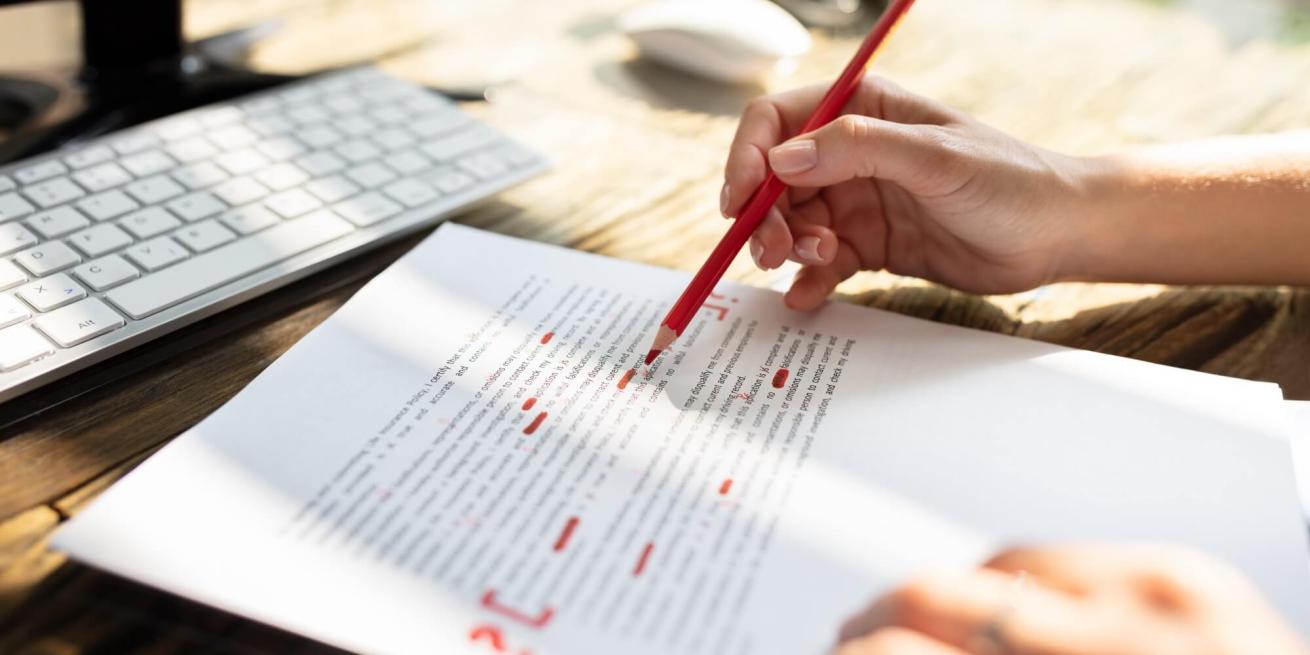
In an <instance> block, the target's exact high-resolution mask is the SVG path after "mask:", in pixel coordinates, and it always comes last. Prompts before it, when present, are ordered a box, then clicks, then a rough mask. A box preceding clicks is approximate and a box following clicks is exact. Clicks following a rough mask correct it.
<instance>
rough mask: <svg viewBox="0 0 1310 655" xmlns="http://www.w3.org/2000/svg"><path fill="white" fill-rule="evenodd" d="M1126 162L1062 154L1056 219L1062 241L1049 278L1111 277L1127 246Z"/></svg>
mask: <svg viewBox="0 0 1310 655" xmlns="http://www.w3.org/2000/svg"><path fill="white" fill-rule="evenodd" d="M1127 168H1128V166H1127V163H1126V162H1125V161H1123V160H1122V159H1121V158H1119V157H1113V156H1108V157H1066V158H1065V162H1064V164H1063V166H1062V177H1063V178H1064V181H1065V182H1064V183H1065V187H1066V192H1065V196H1066V201H1065V202H1064V203H1063V206H1062V208H1061V209H1062V211H1061V212H1060V216H1059V218H1058V220H1059V221H1060V222H1061V224H1062V229H1061V230H1060V233H1061V235H1062V240H1061V243H1060V245H1059V246H1058V247H1057V257H1056V262H1055V271H1054V275H1053V278H1054V279H1055V281H1057V282H1097V281H1109V280H1112V279H1114V278H1115V276H1116V274H1115V271H1116V269H1118V268H1119V265H1120V264H1121V263H1122V259H1123V258H1124V257H1126V256H1128V255H1129V250H1128V249H1129V248H1130V247H1131V246H1132V245H1133V244H1132V243H1131V242H1130V241H1129V240H1128V239H1126V238H1125V237H1126V234H1127V232H1128V231H1127V230H1126V229H1125V227H1126V226H1125V225H1124V222H1125V221H1124V220H1123V217H1122V214H1123V213H1124V212H1125V209H1124V202H1123V201H1124V199H1125V198H1127V197H1130V196H1131V192H1130V190H1129V188H1128V187H1129V182H1128V181H1129V180H1130V179H1131V176H1130V175H1129V174H1128V173H1127Z"/></svg>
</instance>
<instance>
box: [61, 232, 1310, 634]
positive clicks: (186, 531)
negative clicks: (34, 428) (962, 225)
mask: <svg viewBox="0 0 1310 655" xmlns="http://www.w3.org/2000/svg"><path fill="white" fill-rule="evenodd" d="M686 281H687V276H686V275H685V274H683V273H679V272H675V271H667V270H662V269H656V268H652V267H647V266H642V265H638V264H633V263H629V262H622V261H616V260H611V259H606V258H603V257H598V256H593V255H588V254H584V253H578V252H573V251H569V250H565V249H561V248H557V247H552V246H545V245H540V244H534V243H531V242H526V241H520V240H516V239H511V238H508V237H502V236H496V235H491V234H488V233H484V232H479V231H476V230H473V229H469V228H464V227H460V226H455V225H447V226H445V227H443V228H441V229H440V230H439V231H438V232H437V233H436V234H435V235H434V236H432V237H431V238H430V239H428V240H427V241H425V242H424V243H422V244H421V245H419V246H418V247H416V248H415V249H414V250H413V251H412V252H411V253H409V254H408V255H406V256H405V257H404V258H402V259H401V260H400V261H398V262H397V263H396V264H395V265H394V266H392V267H391V268H390V269H389V270H387V271H386V272H384V273H382V274H381V275H379V276H378V277H377V278H376V279H375V280H374V281H372V282H371V283H369V284H368V285H367V286H366V287H365V288H364V289H362V290H361V291H360V292H359V293H358V294H357V295H356V296H355V297H354V298H353V299H352V300H351V301H350V302H349V303H347V304H346V305H345V306H344V307H342V309H341V310H340V311H338V312H337V314H336V315H334V316H333V317H332V318H330V319H329V320H328V321H326V322H325V323H324V324H323V325H321V326H320V327H319V328H317V329H316V330H314V331H313V332H312V333H311V334H309V335H308V336H307V337H306V338H305V339H304V340H303V341H301V342H300V343H299V344H297V345H296V346H295V347H294V348H292V349H291V350H290V351H289V352H288V353H287V354H286V355H284V356H283V357H282V358H281V359H279V360H278V361H277V362H276V363H274V364H273V365H272V366H271V367H269V368H268V370H266V371H265V372H264V373H263V374H261V375H260V376H259V377H258V378H256V379H255V380H254V381H253V382H252V383H251V384H250V385H249V387H247V388H246V389H245V390H244V391H242V392H241V393H240V394H239V395H237V396H236V397H235V398H234V399H233V400H232V401H231V402H229V403H228V404H227V405H226V406H224V407H223V408H222V409H220V410H219V411H217V412H215V413H214V414H213V415H212V416H210V417H209V418H208V419H206V420H205V421H203V422H202V423H200V424H199V425H198V426H196V427H195V428H194V429H192V430H190V431H189V432H188V433H186V434H184V435H182V436H181V437H179V438H178V439H176V440H175V441H174V442H173V443H171V444H170V445H168V446H167V447H166V448H164V449H163V450H162V451H161V452H160V453H158V454H157V455H155V456H154V457H153V458H151V459H150V460H149V461H147V462H146V463H144V464H143V465H142V466H140V467H139V468H138V469H137V470H136V471H134V472H133V473H132V474H130V475H129V476H127V477H126V478H125V479H124V480H123V481H121V482H120V483H118V484H117V485H115V486H114V487H112V488H111V489H110V490H109V491H108V492H107V493H105V494H104V496H103V497H102V498H101V499H99V500H98V501H97V502H96V503H94V504H93V505H92V506H91V507H90V508H89V509H87V510H86V511H84V512H83V513H82V514H81V515H79V516H77V517H76V518H75V519H73V520H72V521H71V522H70V523H69V524H68V525H67V526H66V527H65V528H64V529H63V530H61V531H60V532H59V533H58V535H57V536H56V540H55V543H56V545H57V547H59V548H61V549H64V550H66V551H68V552H69V553H71V554H72V555H73V556H75V557H77V558H78V559H81V560H83V561H86V562H88V563H90V564H93V565H95V566H98V567H101V568H104V569H107V570H110V571H113V572H116V573H119V574H121V575H124V576H127V577H129V578H133V579H135V580H139V581H141V582H144V583H146V584H149V585H153V586H156V587H160V588H163V589H166V590H169V591H172V592H175V593H178V594H180V595H183V596H186V597H189V598H193V599H195V600H198V601H200V602H204V603H208V604H211V605H214V606H217V607H219V608H223V609H226V610H229V611H232V612H235V613H238V614H242V615H246V616H249V617H252V618H254V619H257V620H259V621H263V622H266V623H269V624H272V625H276V626H280V627H282V628H286V629H288V630H292V631H295V632H299V633H302V634H305V635H307V636H310V637H313V638H316V639H319V640H322V641H325V642H329V643H332V644H336V645H338V646H341V647H344V648H347V649H352V650H357V651H364V652H371V653H464V652H467V653H496V652H503V653H515V654H519V653H532V654H534V655H545V654H551V653H567V654H579V653H580V654H589V653H716V654H717V653H731V654H743V655H744V654H756V653H821V652H825V651H826V650H827V649H828V648H829V647H830V646H831V645H832V644H833V641H834V638H835V637H836V635H837V631H838V628H839V626H840V625H841V623H842V622H843V621H844V620H845V619H846V618H848V617H849V616H850V615H851V613H853V612H855V611H857V610H859V609H860V608H862V607H863V606H865V605H866V604H867V603H868V602H869V601H870V600H871V599H873V598H874V597H875V596H877V595H878V594H879V593H880V592H883V591H886V590H887V589H889V588H890V587H891V586H893V585H895V584H897V583H898V582H900V581H902V580H904V579H905V578H906V577H907V576H910V575H914V574H917V573H922V572H924V571H925V570H929V569H934V568H940V567H951V566H967V565H971V564H974V563H976V562H977V561H978V560H979V559H980V558H983V557H986V556H987V555H988V554H989V553H990V552H991V551H992V550H994V549H995V548H998V547H1002V546H1004V545H1007V544H1010V543H1013V542H1050V541H1068V540H1099V541H1104V540H1152V541H1160V540H1164V541H1175V542H1182V543H1186V544H1191V545H1193V546H1196V547H1199V548H1202V549H1204V550H1206V551H1209V552H1210V553H1213V554H1215V555H1217V556H1219V557H1222V558H1224V559H1226V560H1228V561H1230V562H1232V563H1233V564H1235V565H1237V566H1238V567H1240V568H1241V569H1242V570H1243V571H1244V572H1245V573H1246V574H1247V575H1249V576H1250V577H1251V578H1252V579H1253V580H1254V581H1255V583H1256V584H1257V585H1258V586H1259V587H1260V588H1261V589H1262V590H1263V591H1264V592H1265V594H1266V595H1268V596H1269V597H1270V598H1271V599H1272V600H1273V602H1274V604H1275V605H1276V606H1277V607H1278V608H1279V609H1280V610H1281V611H1282V612H1283V613H1284V615H1285V616H1286V617H1287V618H1288V619H1289V620H1291V621H1292V622H1294V623H1295V624H1296V625H1297V626H1298V627H1299V628H1300V629H1301V630H1302V632H1303V633H1306V634H1310V565H1308V564H1307V544H1306V529H1305V523H1304V520H1303V519H1302V515H1301V512H1300V509H1299V507H1298V505H1297V501H1296V484H1295V480H1294V478H1293V474H1292V468H1291V462H1290V459H1289V456H1288V448H1287V443H1286V440H1284V439H1282V438H1280V435H1282V434H1285V432H1286V421H1285V419H1286V413H1285V412H1284V411H1283V406H1282V405H1281V402H1280V401H1279V400H1278V399H1277V394H1276V389H1275V388H1274V387H1272V386H1269V385H1260V384H1251V383H1242V382H1238V381H1233V380H1228V379H1223V378H1217V377H1213V376H1208V375H1203V374H1198V373H1191V372H1186V371H1181V370H1177V369H1172V368H1166V367H1161V366H1154V365H1150V364H1145V363H1141V362H1137V361H1132V360H1127V359H1121V358H1116V357H1109V356H1105V355H1098V354H1094V353H1088V352H1081V351H1073V350H1068V349H1064V348H1059V347H1055V346H1051V345H1047V344H1042V343H1037V342H1032V341H1025V340H1020V339H1014V338H1009V337H1004V336H998V335H993V334H987V333H982V332H977V331H972V330H965V329H961V328H955V327H950V326H944V325H938V324H935V323H930V322H926V321H921V320H916V319H911V318H906V317H902V316H898V315H895V314H890V313H886V312H880V311H875V310H869V309H865V308H861V307H856V306H850V305H845V304H841V303H833V304H830V305H829V306H827V307H825V308H824V309H822V310H821V311H819V312H816V313H813V314H797V313H793V312H790V311H788V310H786V309H785V308H784V307H783V305H782V302H781V300H780V297H779V295H778V294H776V293H774V292H771V291H764V290H759V289H753V288H749V287H744V286H740V285H735V284H731V283H724V284H722V285H721V286H720V287H719V288H718V290H717V293H716V294H715V295H714V296H713V297H712V298H711V299H710V301H709V302H708V303H707V304H706V305H705V307H704V310H703V311H702V312H701V314H700V316H699V317H698V318H697V320H696V321H695V322H693V323H692V325H691V326H690V327H689V328H688V330H687V333H686V334H684V335H683V337H682V339H681V340H680V341H679V342H677V343H676V344H675V345H674V347H673V348H672V349H671V350H670V351H668V352H666V353H665V354H664V356H663V357H661V358H660V360H658V361H657V363H656V366H655V367H654V368H653V369H651V370H650V371H647V372H634V368H633V367H634V365H635V364H637V363H639V359H640V358H641V357H642V356H643V355H644V354H645V352H646V348H647V347H648V345H649V339H650V338H651V335H652V334H653V330H654V328H655V327H656V325H657V324H658V322H659V321H660V319H661V318H662V317H663V312H664V310H665V309H667V307H668V306H669V305H670V303H671V302H672V300H673V299H674V298H675V297H676V296H677V295H678V293H679V292H681V290H682V288H683V287H684V286H685V284H686Z"/></svg>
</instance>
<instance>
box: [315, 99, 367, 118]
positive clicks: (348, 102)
mask: <svg viewBox="0 0 1310 655" xmlns="http://www.w3.org/2000/svg"><path fill="white" fill-rule="evenodd" d="M322 103H323V106H324V107H327V108H328V109H330V110H332V111H333V112H334V113H337V114H356V113H359V112H361V111H363V110H364V103H362V102H360V101H359V100H357V99H355V98H352V97H350V96H348V95H333V96H330V97H327V98H324V99H323V101H322Z"/></svg>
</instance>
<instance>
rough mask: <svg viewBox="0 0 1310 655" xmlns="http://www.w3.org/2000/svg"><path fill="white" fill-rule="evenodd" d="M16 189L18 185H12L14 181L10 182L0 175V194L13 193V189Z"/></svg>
mask: <svg viewBox="0 0 1310 655" xmlns="http://www.w3.org/2000/svg"><path fill="white" fill-rule="evenodd" d="M17 188H18V185H17V184H14V181H13V180H11V179H9V178H7V177H5V176H3V175H0V193H8V192H10V191H13V190H14V189H17Z"/></svg>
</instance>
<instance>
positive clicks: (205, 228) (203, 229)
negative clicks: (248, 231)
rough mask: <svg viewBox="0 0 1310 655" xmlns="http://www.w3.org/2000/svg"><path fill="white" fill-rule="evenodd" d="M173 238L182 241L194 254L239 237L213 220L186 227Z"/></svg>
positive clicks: (174, 234)
mask: <svg viewBox="0 0 1310 655" xmlns="http://www.w3.org/2000/svg"><path fill="white" fill-rule="evenodd" d="M173 238H174V239H177V240H178V241H181V242H182V245H184V246H186V247H188V248H190V249H191V250H192V252H205V251H206V250H213V249H214V248H217V247H219V246H221V245H223V244H225V243H227V242H229V241H232V240H234V239H236V238H237V235H235V234H233V233H232V230H229V229H227V228H225V227H223V224H222V223H219V222H218V221H216V220H212V219H211V220H208V221H201V222H199V223H196V224H195V225H190V226H187V227H184V228H182V229H180V230H178V231H176V232H174V233H173Z"/></svg>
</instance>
